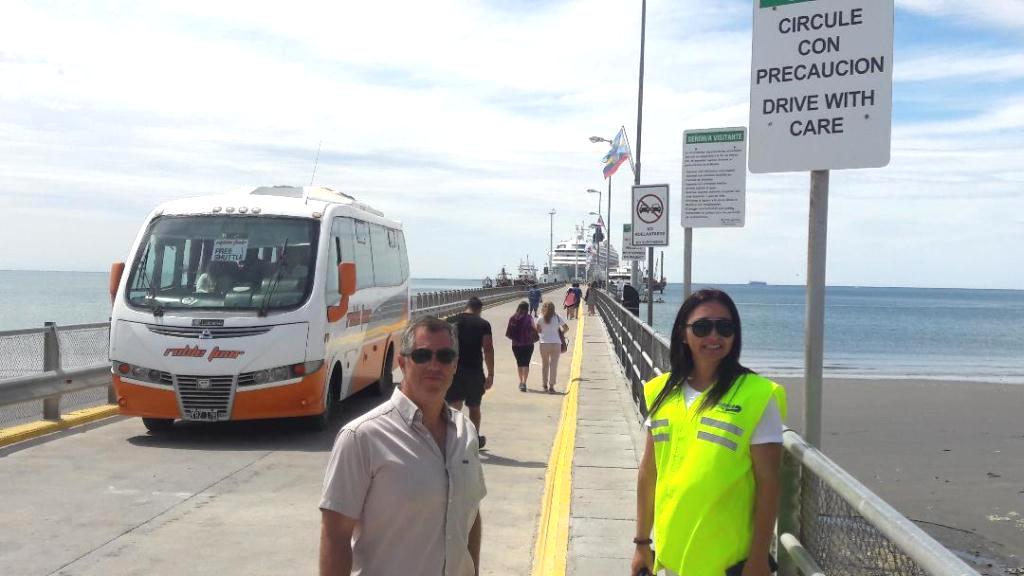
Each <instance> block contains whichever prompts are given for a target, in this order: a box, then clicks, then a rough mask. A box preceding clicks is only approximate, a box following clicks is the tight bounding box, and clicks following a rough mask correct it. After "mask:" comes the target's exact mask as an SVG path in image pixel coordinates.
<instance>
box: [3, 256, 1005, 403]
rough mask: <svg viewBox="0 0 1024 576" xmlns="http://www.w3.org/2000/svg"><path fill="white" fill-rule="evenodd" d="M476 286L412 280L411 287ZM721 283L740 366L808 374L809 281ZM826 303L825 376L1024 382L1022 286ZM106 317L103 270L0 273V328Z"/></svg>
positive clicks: (664, 309)
mask: <svg viewBox="0 0 1024 576" xmlns="http://www.w3.org/2000/svg"><path fill="white" fill-rule="evenodd" d="M479 285H480V281H479V280H476V279H450V278H414V279H413V280H412V286H411V291H412V293H414V294H415V293H417V292H431V291H437V290H458V289H465V288H476V287H478V286H479ZM701 287H704V286H702V285H697V286H695V289H699V288H701ZM716 287H718V288H721V289H723V290H725V291H726V292H728V293H729V294H730V295H731V296H732V297H733V299H735V300H736V303H737V306H738V307H739V310H740V317H741V319H742V321H743V356H742V360H743V362H744V363H745V364H746V365H748V366H750V367H751V368H753V369H754V370H757V371H759V372H762V373H765V374H769V375H773V376H800V375H802V374H803V348H804V342H803V337H804V307H805V294H804V287H803V286H749V285H718V286H716ZM682 295H683V290H682V285H681V284H669V285H668V287H667V288H666V290H665V293H664V295H662V298H663V300H664V302H662V303H656V304H655V305H654V316H655V318H654V326H655V329H656V330H657V331H658V332H660V333H662V334H665V335H668V334H669V333H670V332H671V330H672V322H673V320H674V319H675V314H676V312H677V311H678V309H679V306H680V304H681V303H682V299H683V298H682ZM558 299H560V295H559V297H558V298H556V300H558ZM559 303H560V302H559ZM825 305H826V309H825V374H826V375H827V376H836V377H855V378H929V379H944V380H968V381H982V382H1003V383H1011V384H1024V291H1019V290H957V289H921V288H856V287H829V288H828V289H827V291H826V302H825ZM109 313H110V299H109V296H108V294H107V274H106V273H102V272H30V271H0V331H3V330H14V329H19V328H34V327H39V326H42V325H43V322H45V321H54V322H57V323H58V324H62V325H63V324H83V323H91V322H104V321H106V320H107V319H108V317H109ZM641 317H646V304H643V305H641Z"/></svg>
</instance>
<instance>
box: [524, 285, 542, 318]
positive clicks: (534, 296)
mask: <svg viewBox="0 0 1024 576" xmlns="http://www.w3.org/2000/svg"><path fill="white" fill-rule="evenodd" d="M526 298H527V300H529V301H530V316H533V317H534V318H536V317H537V308H539V307H540V299H541V293H540V288H538V287H537V285H536V284H533V285H531V286H530V290H529V292H527V296H526Z"/></svg>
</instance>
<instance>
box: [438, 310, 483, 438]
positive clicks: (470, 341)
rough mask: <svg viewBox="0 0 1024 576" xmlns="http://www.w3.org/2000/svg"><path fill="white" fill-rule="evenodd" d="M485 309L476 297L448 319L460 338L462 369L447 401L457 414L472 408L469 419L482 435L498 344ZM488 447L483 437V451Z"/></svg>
mask: <svg viewBox="0 0 1024 576" xmlns="http://www.w3.org/2000/svg"><path fill="white" fill-rule="evenodd" d="M483 308H484V304H483V302H481V301H480V299H479V298H477V297H476V296H473V297H472V298H470V299H469V300H468V301H467V302H466V309H465V310H464V311H463V312H460V313H459V314H456V315H455V316H452V317H450V318H448V322H450V323H452V324H454V325H455V329H456V333H457V334H458V339H459V365H458V368H457V369H456V370H455V377H454V378H453V379H452V385H451V388H449V389H448V394H447V395H446V396H445V399H446V400H447V401H448V404H449V405H451V407H452V408H455V409H456V410H462V405H463V404H465V405H466V406H467V407H469V419H470V420H471V421H472V422H473V426H475V427H476V430H477V433H479V432H480V404H481V402H482V401H483V397H484V393H485V392H486V391H487V390H490V389H491V386H492V385H494V342H493V339H492V337H491V323H490V322H488V321H487V320H484V319H483V318H481V317H480V311H481V310H483ZM485 362H486V363H487V373H486V374H485V373H484V363H485ZM485 444H487V437H486V436H484V435H482V434H481V435H480V447H481V448H483V447H484V445H485Z"/></svg>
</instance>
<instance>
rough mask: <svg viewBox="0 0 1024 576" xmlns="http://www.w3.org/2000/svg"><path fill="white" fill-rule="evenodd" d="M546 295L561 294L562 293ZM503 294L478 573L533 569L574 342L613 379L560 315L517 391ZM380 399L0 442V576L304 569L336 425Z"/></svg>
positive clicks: (114, 425)
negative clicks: (551, 378) (558, 354)
mask: <svg viewBox="0 0 1024 576" xmlns="http://www.w3.org/2000/svg"><path fill="white" fill-rule="evenodd" d="M550 298H552V299H555V300H557V299H559V298H561V292H560V291H556V292H553V293H552V295H551V296H550ZM515 305H516V303H515V302H512V303H508V304H504V305H501V306H497V307H495V308H490V309H486V310H485V311H484V317H485V318H486V319H487V320H489V321H490V322H491V325H492V329H493V332H494V342H495V352H496V354H495V356H496V370H495V371H496V377H495V384H494V387H493V388H492V390H491V391H490V392H488V393H487V395H486V396H485V397H484V402H483V422H482V426H481V428H482V430H481V431H482V433H483V434H484V435H486V436H487V447H486V448H485V450H483V451H482V453H481V458H482V460H483V462H484V466H485V474H486V481H487V487H488V496H487V498H486V499H485V500H484V502H483V507H482V516H483V528H484V540H483V551H482V558H481V573H482V574H495V575H498V574H501V575H505V574H530V573H531V571H532V570H533V561H534V550H535V546H536V540H535V538H536V535H537V531H538V525H539V518H540V515H541V511H542V507H543V502H542V501H543V499H544V495H545V482H546V479H547V476H546V473H547V468H548V461H549V458H550V457H551V453H552V444H553V442H554V439H555V436H556V431H557V428H558V425H559V419H560V417H561V413H562V408H563V402H564V400H565V391H566V388H567V385H568V384H569V374H570V367H571V365H572V353H573V352H574V351H577V350H582V354H584V355H586V357H587V361H586V362H584V363H583V365H584V366H585V367H586V369H585V370H584V372H585V373H586V374H587V375H586V376H585V377H583V378H582V379H581V381H587V380H588V379H589V381H592V382H604V383H605V385H607V386H608V387H609V389H610V388H611V387H612V386H613V382H614V378H611V377H610V376H609V375H602V376H596V375H594V374H593V369H592V368H591V366H590V361H591V358H590V354H591V350H593V351H594V355H595V356H594V358H593V360H597V359H598V354H604V355H606V356H607V355H608V350H607V344H606V342H605V339H604V337H603V327H602V326H601V324H600V320H599V319H597V317H596V316H595V317H591V318H588V319H586V321H585V322H584V324H585V327H584V329H585V333H584V335H583V338H584V339H585V342H583V343H582V344H583V345H582V346H581V347H579V348H577V347H576V346H575V342H576V340H577V338H579V335H578V334H577V327H578V322H579V321H570V322H569V323H570V326H571V327H572V330H571V331H570V333H569V339H570V353H568V354H563V355H562V358H561V361H560V362H559V378H558V381H559V385H558V393H557V394H547V393H543V392H541V391H540V388H541V385H540V356H539V354H534V361H533V362H534V363H533V366H532V367H531V374H530V378H529V391H528V392H520V391H519V389H518V386H517V385H518V377H517V375H516V367H515V360H514V357H513V355H512V350H511V342H510V341H509V340H508V339H506V338H505V337H504V333H505V327H506V323H507V320H508V318H509V317H510V316H511V315H512V313H513V311H514V309H515ZM560 313H561V311H560ZM587 321H589V324H587V323H586V322H587ZM606 360H607V358H606ZM587 383H589V382H587ZM584 394H585V395H588V394H589V391H584ZM595 398H596V397H595ZM379 401H380V399H379V398H377V397H371V396H365V395H361V396H359V397H355V398H352V399H350V400H349V401H347V402H346V403H345V406H344V409H343V411H342V415H341V416H340V417H339V418H338V420H337V421H336V422H335V424H334V426H333V427H332V429H331V430H328V431H325V432H322V433H315V432H308V431H305V430H303V429H302V427H301V426H300V425H298V424H297V423H295V422H289V421H264V422H237V423H223V424H216V425H213V424H199V423H187V424H182V423H179V424H178V425H176V426H175V429H174V430H173V432H172V433H170V434H162V435H151V434H149V433H148V432H147V431H146V429H145V428H144V427H143V426H142V422H141V421H140V420H139V419H136V418H121V417H114V418H110V419H107V420H104V421H101V422H97V423H92V424H89V425H86V426H83V427H79V428H74V429H71V430H65V431H60V432H57V433H55V434H51V435H48V436H44V437H41V438H36V439H33V440H29V441H26V442H21V443H18V444H14V445H12V446H8V447H6V448H3V449H0V479H2V481H3V485H4V496H3V497H0V499H2V501H3V503H2V507H3V510H4V520H5V521H4V523H3V527H2V528H0V574H4V575H5V576H15V575H25V576H36V575H49V574H64V575H101V574H103V575H109V574H172V573H173V574H218V575H222V574H246V575H252V574H268V575H270V574H274V575H279V574H314V573H316V565H317V547H318V538H319V520H320V513H319V511H318V509H317V503H318V501H319V495H320V488H321V483H322V480H323V474H324V469H325V467H326V464H327V458H328V455H329V453H330V449H331V447H332V446H333V442H334V437H335V435H336V434H337V430H338V429H339V428H340V427H341V426H342V424H343V423H344V422H346V421H348V420H350V419H352V418H354V417H355V416H357V415H359V414H362V413H363V412H365V411H366V410H369V409H370V408H371V407H372V406H374V405H375V404H376V403H377V402H379ZM587 402H590V399H589V398H588V399H587V400H586V401H585V402H584V410H586V409H587V408H586V406H587V404H586V403H587ZM594 426H595V424H593V423H588V422H586V421H583V422H581V428H582V430H581V435H580V438H581V440H583V441H584V445H582V446H581V447H580V450H586V449H587V447H586V445H585V444H586V442H588V441H589V440H588V438H590V436H589V434H590V432H589V431H588V430H589V429H590V428H593V427H594ZM594 432H595V433H596V432H599V431H598V430H594ZM595 447H596V446H595V445H593V444H592V445H591V449H592V448H595ZM626 475H628V474H626ZM593 482H595V483H598V482H599V479H598V478H596V477H595V478H594V480H593ZM624 482H625V480H624ZM575 505H576V503H575V502H574V506H575ZM585 509H586V507H582V508H580V510H585ZM566 512H567V511H566ZM575 520H576V519H575V518H574V526H575ZM574 529H577V528H574ZM563 545H564V542H563ZM410 553H411V551H410ZM616 573H618V572H616Z"/></svg>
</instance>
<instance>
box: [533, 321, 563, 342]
mask: <svg viewBox="0 0 1024 576" xmlns="http://www.w3.org/2000/svg"><path fill="white" fill-rule="evenodd" d="M559 326H568V324H566V323H565V320H562V317H561V316H559V315H558V314H555V316H554V317H553V318H551V322H545V321H544V317H543V316H541V317H540V318H537V328H540V343H541V344H561V343H562V339H561V338H559V337H558V327H559Z"/></svg>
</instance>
